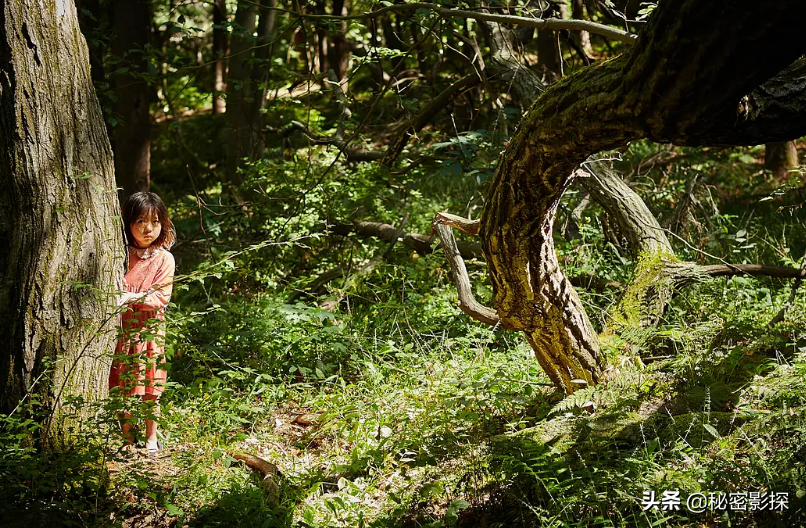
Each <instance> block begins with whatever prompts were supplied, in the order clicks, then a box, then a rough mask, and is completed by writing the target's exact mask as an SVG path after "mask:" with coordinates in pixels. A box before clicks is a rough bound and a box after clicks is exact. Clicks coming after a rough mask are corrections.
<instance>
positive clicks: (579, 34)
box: [571, 0, 593, 57]
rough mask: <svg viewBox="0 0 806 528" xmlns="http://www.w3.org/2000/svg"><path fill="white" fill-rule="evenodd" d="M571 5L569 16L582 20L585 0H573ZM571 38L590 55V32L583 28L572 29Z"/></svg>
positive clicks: (591, 51)
mask: <svg viewBox="0 0 806 528" xmlns="http://www.w3.org/2000/svg"><path fill="white" fill-rule="evenodd" d="M573 2H574V3H573V6H572V11H571V16H572V17H573V18H575V19H577V20H584V19H585V0H573ZM571 38H572V39H574V41H575V42H576V43H577V45H578V46H579V48H580V49H581V50H582V51H583V53H585V55H587V56H588V57H590V56H591V55H592V53H593V49H592V48H591V36H590V33H588V32H587V31H583V30H578V31H572V32H571Z"/></svg>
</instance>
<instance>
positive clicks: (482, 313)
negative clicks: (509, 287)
mask: <svg viewBox="0 0 806 528" xmlns="http://www.w3.org/2000/svg"><path fill="white" fill-rule="evenodd" d="M432 228H433V229H434V230H435V231H436V233H437V236H438V237H439V241H440V245H441V246H442V249H443V251H445V258H446V259H447V260H448V264H449V265H450V268H451V278H452V279H453V284H454V286H456V291H457V292H458V293H459V308H461V309H462V311H463V312H465V313H466V314H467V315H469V316H470V317H472V318H473V319H475V320H476V321H481V322H482V323H487V324H488V325H493V326H499V325H500V323H501V320H500V319H499V317H498V314H497V313H496V312H495V310H493V309H492V308H488V307H486V306H484V305H483V304H481V303H479V302H478V301H477V300H476V297H475V296H474V295H473V288H472V287H471V285H470V276H468V274H467V268H466V267H465V261H464V260H463V259H462V255H461V254H460V253H459V248H458V247H457V246H456V239H454V237H453V230H452V229H451V227H450V226H448V225H447V224H444V223H442V222H441V221H440V217H439V215H437V217H436V218H435V219H434V223H433V224H432Z"/></svg>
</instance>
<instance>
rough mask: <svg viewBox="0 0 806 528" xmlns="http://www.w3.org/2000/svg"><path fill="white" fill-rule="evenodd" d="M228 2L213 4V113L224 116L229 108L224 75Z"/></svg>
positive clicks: (218, 0)
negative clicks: (225, 96)
mask: <svg viewBox="0 0 806 528" xmlns="http://www.w3.org/2000/svg"><path fill="white" fill-rule="evenodd" d="M226 23H227V0H215V2H214V3H213V58H214V60H215V63H214V64H213V113H214V114H223V113H224V112H225V111H226V109H227V107H226V102H225V101H224V91H225V90H226V85H225V84H224V74H225V73H226V69H227V61H226V59H225V58H224V57H225V56H226V55H227V28H226V27H225V26H226Z"/></svg>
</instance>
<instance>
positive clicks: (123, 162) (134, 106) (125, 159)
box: [112, 0, 151, 196]
mask: <svg viewBox="0 0 806 528" xmlns="http://www.w3.org/2000/svg"><path fill="white" fill-rule="evenodd" d="M150 6H151V4H150V0H127V1H126V2H116V3H115V4H114V6H113V9H114V28H115V36H114V38H113V39H112V53H113V54H114V55H115V56H117V57H118V58H120V59H121V60H122V62H121V63H120V64H119V67H127V68H129V71H128V72H127V73H123V74H116V75H115V76H114V83H115V95H116V97H117V99H116V101H115V103H114V112H115V114H117V115H118V116H120V118H121V119H122V122H120V123H118V124H117V125H116V126H115V127H113V129H112V130H113V134H114V136H113V142H114V145H113V147H114V150H115V174H116V176H117V182H118V186H119V187H122V188H123V195H124V196H128V195H130V194H132V193H135V192H137V191H147V190H148V188H149V187H150V185H151V139H150V135H151V114H150V113H149V111H148V102H149V95H150V88H149V86H148V84H147V83H146V81H145V80H144V79H143V74H144V73H146V72H148V62H147V60H146V56H145V53H144V51H145V48H146V45H147V44H148V43H149V40H150V38H151V7H150Z"/></svg>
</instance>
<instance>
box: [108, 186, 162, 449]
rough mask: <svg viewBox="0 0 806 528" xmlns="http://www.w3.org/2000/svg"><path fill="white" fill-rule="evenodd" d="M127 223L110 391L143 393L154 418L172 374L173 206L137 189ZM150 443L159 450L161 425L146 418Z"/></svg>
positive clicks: (128, 437)
mask: <svg viewBox="0 0 806 528" xmlns="http://www.w3.org/2000/svg"><path fill="white" fill-rule="evenodd" d="M123 225H124V226H125V229H126V239H127V240H126V241H127V244H128V252H129V260H128V262H129V267H128V271H127V273H126V277H125V279H124V281H123V290H122V291H121V294H120V297H119V299H118V302H119V304H120V305H121V306H123V311H122V312H121V326H122V335H121V338H120V340H119V341H118V344H117V348H116V349H115V360H114V362H113V364H112V370H111V372H110V373H109V389H110V391H112V392H114V391H118V394H121V395H130V396H141V397H142V399H143V400H144V401H146V402H153V403H151V405H152V406H153V411H147V412H149V413H150V416H151V417H152V418H153V417H154V416H155V415H156V413H157V411H158V410H159V406H158V400H159V397H160V395H161V394H162V390H163V385H164V383H165V380H166V377H167V373H166V371H165V370H163V369H162V368H160V367H161V365H162V363H164V362H165V356H164V352H165V339H164V338H165V329H164V327H163V321H164V320H165V307H166V306H167V305H168V301H169V300H170V299H171V290H172V286H173V277H174V267H175V264H174V258H173V256H172V255H171V254H170V253H169V252H168V249H170V248H171V246H172V245H173V243H174V240H175V238H176V236H175V231H174V227H173V224H172V223H171V220H170V218H168V211H167V210H166V209H165V204H163V203H162V200H160V197H159V196H157V195H156V194H154V193H150V192H138V193H135V194H132V195H131V196H129V197H128V198H127V199H126V202H125V203H124V204H123ZM130 419H131V415H130V414H128V413H124V414H123V415H122V416H121V429H122V430H123V439H124V445H126V446H128V445H132V444H133V443H134V438H133V437H132V434H131V431H130V428H131V424H130ZM145 425H146V447H147V448H148V452H149V454H155V453H157V452H158V451H159V450H160V449H161V448H162V445H161V444H160V442H159V441H158V440H157V424H156V423H155V421H154V420H153V419H149V418H146V420H145Z"/></svg>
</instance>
